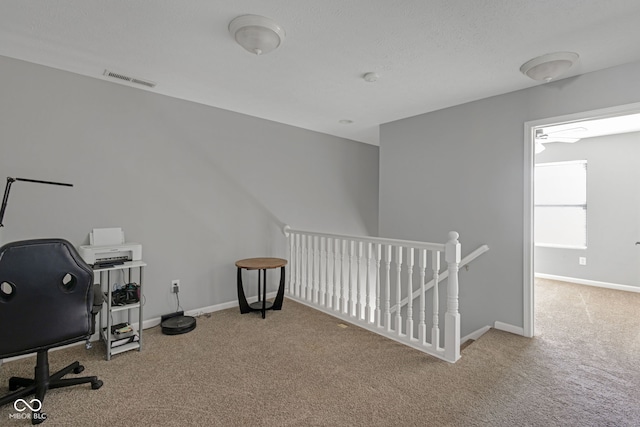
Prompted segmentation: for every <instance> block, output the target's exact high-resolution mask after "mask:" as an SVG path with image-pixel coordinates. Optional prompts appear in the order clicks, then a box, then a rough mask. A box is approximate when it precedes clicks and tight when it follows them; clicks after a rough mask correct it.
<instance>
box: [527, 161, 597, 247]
mask: <svg viewBox="0 0 640 427" xmlns="http://www.w3.org/2000/svg"><path fill="white" fill-rule="evenodd" d="M534 183H535V184H534V185H535V187H534V197H535V199H534V200H535V211H534V218H535V243H536V245H539V246H553V247H569V248H586V247H587V161H586V160H576V161H571V162H558V163H540V164H537V165H536V166H535V180H534Z"/></svg>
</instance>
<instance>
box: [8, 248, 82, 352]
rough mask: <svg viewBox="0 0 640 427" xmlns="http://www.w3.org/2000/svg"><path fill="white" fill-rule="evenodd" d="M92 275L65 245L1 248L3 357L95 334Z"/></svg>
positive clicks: (68, 342) (79, 339)
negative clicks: (93, 331) (93, 329)
mask: <svg viewBox="0 0 640 427" xmlns="http://www.w3.org/2000/svg"><path fill="white" fill-rule="evenodd" d="M92 285H93V270H92V269H91V268H90V267H89V266H88V265H87V264H86V263H85V262H84V261H83V260H82V258H80V256H79V255H78V253H77V252H76V250H75V248H74V247H73V245H72V244H71V243H69V242H68V241H66V240H63V239H38V240H24V241H18V242H12V243H8V244H6V245H4V246H2V247H1V248H0V357H10V356H16V355H20V354H27V353H33V352H36V351H39V350H44V349H48V348H52V347H58V346H61V345H65V344H70V343H73V342H77V341H81V340H84V339H86V338H87V337H88V336H89V335H90V333H91V326H92V322H93V319H92V316H91V309H92V305H93V289H92Z"/></svg>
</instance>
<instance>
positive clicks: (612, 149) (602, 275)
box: [535, 132, 640, 286]
mask: <svg viewBox="0 0 640 427" xmlns="http://www.w3.org/2000/svg"><path fill="white" fill-rule="evenodd" d="M545 145H546V150H545V151H543V152H542V153H540V154H538V155H536V163H548V162H560V161H567V160H587V240H588V241H587V249H582V250H580V249H564V248H548V247H538V246H537V247H536V248H535V271H536V273H544V274H552V275H557V276H565V277H572V278H578V279H586V280H595V281H599V282H608V283H614V284H619V285H628V286H640V275H639V273H640V270H639V268H638V261H639V260H640V247H638V246H635V242H636V241H638V240H640V168H639V167H638V161H639V160H640V132H634V133H626V134H619V135H609V136H602V137H597V138H587V139H583V140H581V141H579V142H577V143H575V144H561V143H555V144H545ZM582 256H583V257H586V258H587V265H584V266H583V265H579V264H578V257H582Z"/></svg>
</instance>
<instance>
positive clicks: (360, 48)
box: [0, 0, 640, 144]
mask: <svg viewBox="0 0 640 427" xmlns="http://www.w3.org/2000/svg"><path fill="white" fill-rule="evenodd" d="M243 14H258V15H264V16H267V17H270V18H272V19H274V20H275V21H276V22H278V23H279V24H280V25H281V26H282V27H284V29H285V31H286V32H287V37H286V39H285V41H284V43H283V44H282V46H281V47H280V48H279V49H278V50H276V51H274V52H272V53H269V54H268V55H264V56H255V55H251V54H249V53H248V52H246V51H245V50H243V49H242V48H241V47H240V46H238V45H237V44H236V43H235V42H234V40H233V39H232V37H231V36H230V34H229V32H228V30H227V26H228V24H229V22H230V21H231V20H232V19H233V18H235V17H236V16H239V15H243ZM639 40H640V1H638V0H606V1H586V0H570V1H559V0H536V1H534V0H485V1H479V0H441V1H434V0H322V1H318V0H234V1H221V0H182V1H177V0H108V1H104V0H48V1H42V0H2V1H1V2H0V55H4V56H8V57H12V58H17V59H22V60H25V61H30V62H34V63H37V64H42V65H46V66H49V67H54V68H58V69H62V70H67V71H71V72H74V73H78V74H82V75H86V76H91V77H95V78H97V79H107V77H104V76H103V73H104V70H105V69H108V70H110V71H114V72H118V73H123V74H126V75H130V76H133V77H137V78H140V79H144V80H150V81H153V82H155V83H157V86H156V87H154V88H152V89H147V88H143V89H140V90H149V91H152V92H156V93H160V94H164V95H169V96H173V97H176V98H182V99H187V100H191V101H195V102H199V103H202V104H206V105H211V106H215V107H219V108H224V109H227V110H232V111H237V112H241V113H245V114H249V115H252V116H256V117H261V118H265V119H269V120H273V121H276V122H281V123H286V124H290V125H293V126H298V127H302V128H306V129H311V130H315V131H319V132H323V133H327V134H332V135H337V136H341V137H344V138H349V139H353V140H357V141H362V142H366V143H370V144H378V138H379V137H378V125H380V124H381V123H385V122H389V121H393V120H397V119H401V118H405V117H410V116H414V115H417V114H422V113H425V112H428V111H433V110H437V109H441V108H445V107H449V106H452V105H456V104H460V103H464V102H468V101H472V100H476V99H480V98H485V97H488V96H493V95H498V94H501V93H506V92H511V91H514V90H518V89H523V88H526V87H530V86H534V85H536V84H540V83H537V82H534V81H533V80H530V79H528V78H526V77H525V76H523V75H522V74H521V73H520V72H519V67H520V65H522V64H523V63H524V62H526V61H527V60H529V59H531V58H533V57H536V56H539V55H541V54H544V53H549V52H555V51H574V52H577V53H578V54H580V62H579V63H578V65H577V66H576V67H574V68H573V69H571V70H570V72H569V73H568V74H567V75H566V77H568V76H572V75H577V74H582V73H586V72H590V71H595V70H599V69H603V68H608V67H612V66H615V65H619V64H623V63H628V62H635V61H638V60H640V47H639V46H640V45H639V43H638V42H639ZM370 71H373V72H376V73H378V74H379V76H380V77H379V80H378V81H377V82H375V83H368V82H365V81H364V80H363V79H362V75H363V74H364V73H367V72H370ZM124 84H129V83H124ZM132 87H133V85H132ZM342 119H349V120H352V121H353V123H352V124H349V125H346V124H341V123H339V121H340V120H342Z"/></svg>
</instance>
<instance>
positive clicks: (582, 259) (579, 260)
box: [578, 256, 587, 265]
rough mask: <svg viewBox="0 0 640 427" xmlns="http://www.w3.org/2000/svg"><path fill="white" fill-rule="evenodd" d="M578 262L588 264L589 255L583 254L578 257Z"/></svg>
mask: <svg viewBox="0 0 640 427" xmlns="http://www.w3.org/2000/svg"><path fill="white" fill-rule="evenodd" d="M578 264H580V265H587V257H584V256H581V257H579V258H578Z"/></svg>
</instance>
